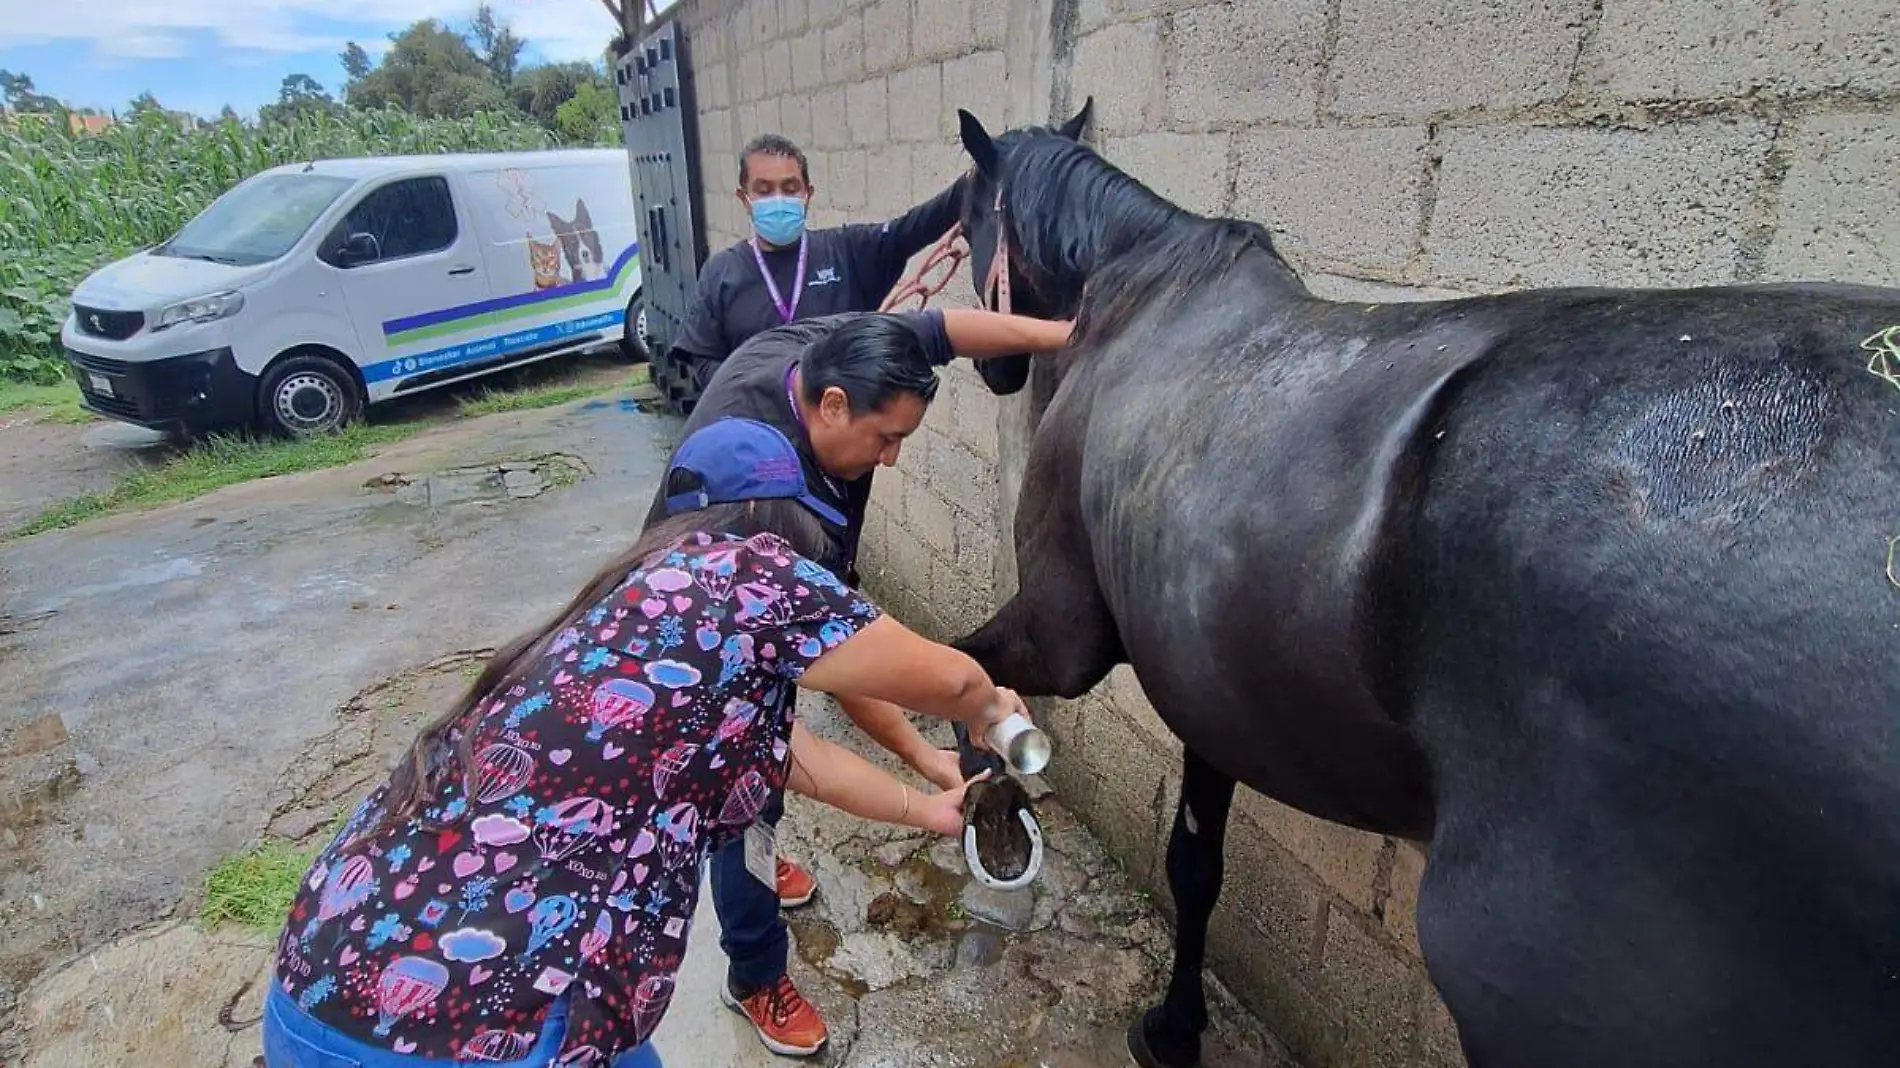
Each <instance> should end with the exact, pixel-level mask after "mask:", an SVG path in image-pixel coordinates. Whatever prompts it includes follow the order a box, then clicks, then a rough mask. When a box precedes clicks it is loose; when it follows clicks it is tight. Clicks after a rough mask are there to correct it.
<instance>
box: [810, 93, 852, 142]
mask: <svg viewBox="0 0 1900 1068" xmlns="http://www.w3.org/2000/svg"><path fill="white" fill-rule="evenodd" d="M844 94H845V91H844V87H843V86H837V87H834V88H831V89H820V90H819V91H818V92H816V93H813V94H812V96H811V140H812V144H813V145H814V146H815V147H817V148H823V149H836V148H844V147H846V146H848V145H850V144H851V127H850V125H849V124H848V123H847V122H846V121H845V109H844Z"/></svg>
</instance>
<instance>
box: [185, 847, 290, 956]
mask: <svg viewBox="0 0 1900 1068" xmlns="http://www.w3.org/2000/svg"><path fill="white" fill-rule="evenodd" d="M318 849H319V847H317V846H311V847H309V848H304V849H298V848H295V847H292V846H290V845H287V844H285V843H283V842H265V843H264V844H262V845H259V846H256V847H255V848H253V849H251V850H249V851H248V852H244V853H240V854H238V855H237V856H235V857H226V858H225V859H224V860H222V861H219V862H218V866H217V867H215V868H213V869H211V874H209V875H207V876H205V900H204V906H203V907H202V908H200V909H199V910H198V918H199V921H200V922H202V923H203V924H204V925H205V926H206V927H216V926H218V925H219V924H223V923H235V924H238V925H239V926H241V927H247V928H250V929H251V930H253V931H261V932H263V933H265V934H272V933H275V932H276V931H278V930H279V929H280V928H282V927H283V925H284V917H285V916H286V915H287V914H288V913H289V912H290V903H291V900H292V899H293V898H295V897H296V895H297V884H298V883H300V882H302V881H303V877H304V873H305V872H307V871H309V870H310V862H311V861H313V860H315V859H316V855H317V852H318Z"/></svg>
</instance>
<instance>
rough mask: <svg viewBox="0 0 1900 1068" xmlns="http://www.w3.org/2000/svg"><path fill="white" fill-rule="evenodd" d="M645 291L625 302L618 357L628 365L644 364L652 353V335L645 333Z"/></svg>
mask: <svg viewBox="0 0 1900 1068" xmlns="http://www.w3.org/2000/svg"><path fill="white" fill-rule="evenodd" d="M645 296H646V291H645V290H641V291H639V292H636V293H635V294H634V295H633V297H632V298H631V299H630V300H628V301H627V325H626V331H625V334H624V335H623V336H622V337H621V339H620V355H621V356H622V357H623V358H625V359H626V361H627V362H628V363H645V362H646V361H647V359H648V356H647V354H648V353H650V352H652V351H653V346H652V335H651V334H649V333H648V332H647V308H646V301H645V300H644V299H642V298H644V297H645Z"/></svg>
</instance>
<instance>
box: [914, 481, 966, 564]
mask: <svg viewBox="0 0 1900 1068" xmlns="http://www.w3.org/2000/svg"><path fill="white" fill-rule="evenodd" d="M904 524H905V525H906V526H908V527H910V529H912V530H914V531H916V532H917V536H918V537H920V538H922V539H923V540H924V543H925V544H926V545H928V546H930V548H931V549H933V550H934V551H936V552H939V553H942V554H943V555H945V556H950V557H954V556H955V555H956V552H957V519H956V513H955V512H953V511H952V510H951V508H950V505H949V503H948V502H946V501H945V500H944V499H943V497H942V496H940V495H939V494H938V493H937V491H936V490H935V489H933V488H932V487H931V486H929V485H927V484H925V483H923V482H919V481H916V480H914V479H913V480H910V481H907V482H906V483H905V484H904Z"/></svg>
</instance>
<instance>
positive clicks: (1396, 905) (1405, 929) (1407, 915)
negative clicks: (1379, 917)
mask: <svg viewBox="0 0 1900 1068" xmlns="http://www.w3.org/2000/svg"><path fill="white" fill-rule="evenodd" d="M1424 876H1425V851H1424V849H1422V848H1420V847H1419V846H1418V845H1416V844H1415V843H1412V842H1403V841H1402V842H1398V843H1397V849H1396V851H1395V852H1394V853H1393V855H1392V874H1391V877H1390V879H1389V881H1388V883H1387V885H1388V886H1389V887H1390V888H1391V889H1390V892H1389V893H1388V894H1387V895H1386V899H1385V930H1386V933H1387V934H1389V935H1391V936H1392V940H1393V941H1395V942H1397V943H1398V944H1399V948H1401V949H1403V950H1404V951H1405V952H1406V953H1408V954H1410V955H1411V956H1413V957H1415V958H1416V957H1420V956H1421V954H1420V953H1419V949H1418V884H1419V880H1420V879H1422V878H1424Z"/></svg>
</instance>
